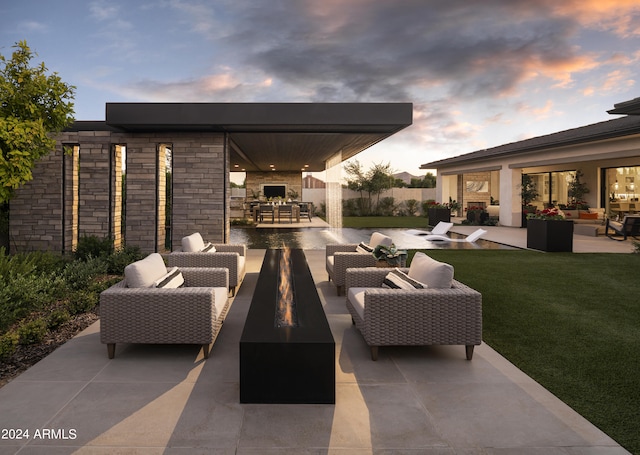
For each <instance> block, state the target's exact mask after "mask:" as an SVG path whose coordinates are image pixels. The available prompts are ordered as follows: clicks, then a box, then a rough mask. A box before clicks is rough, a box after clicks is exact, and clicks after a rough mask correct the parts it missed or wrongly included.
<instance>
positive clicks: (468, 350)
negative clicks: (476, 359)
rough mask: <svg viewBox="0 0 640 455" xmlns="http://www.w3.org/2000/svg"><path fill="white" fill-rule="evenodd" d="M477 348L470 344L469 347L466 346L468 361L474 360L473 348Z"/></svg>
mask: <svg viewBox="0 0 640 455" xmlns="http://www.w3.org/2000/svg"><path fill="white" fill-rule="evenodd" d="M474 347H475V346H474V345H472V344H468V345H467V346H465V348H466V351H467V360H471V359H472V358H473V348H474Z"/></svg>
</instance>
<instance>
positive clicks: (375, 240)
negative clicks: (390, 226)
mask: <svg viewBox="0 0 640 455" xmlns="http://www.w3.org/2000/svg"><path fill="white" fill-rule="evenodd" d="M392 243H393V240H392V239H391V237H389V236H387V235H384V234H381V233H379V232H374V233H373V234H371V239H369V246H371V247H372V248H375V247H377V246H378V245H384V246H391V244H392Z"/></svg>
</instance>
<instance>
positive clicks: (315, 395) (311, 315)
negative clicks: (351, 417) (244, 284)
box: [240, 249, 335, 404]
mask: <svg viewBox="0 0 640 455" xmlns="http://www.w3.org/2000/svg"><path fill="white" fill-rule="evenodd" d="M289 299H290V300H291V301H290V302H288V303H287V304H284V301H285V300H289ZM240 402H241V403H312V404H313V403H322V404H334V403H335V342H334V340H333V335H332V334H331V329H330V328H329V323H328V322H327V318H326V316H325V314H324V310H323V308H322V302H321V301H320V297H319V296H318V292H317V290H316V286H315V283H314V282H313V277H312V276H311V271H310V270H309V265H308V264H307V260H306V257H305V255H304V252H303V251H302V250H300V249H291V250H281V249H270V250H267V252H266V254H265V257H264V261H263V262H262V268H261V270H260V275H259V276H258V282H257V284H256V289H255V292H254V294H253V299H252V300H251V306H250V308H249V313H248V314H247V320H246V322H245V325H244V329H243V331H242V336H241V338H240Z"/></svg>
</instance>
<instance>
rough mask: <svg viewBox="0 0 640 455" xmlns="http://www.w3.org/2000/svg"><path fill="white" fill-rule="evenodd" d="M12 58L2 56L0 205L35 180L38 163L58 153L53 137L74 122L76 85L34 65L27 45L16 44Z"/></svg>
mask: <svg viewBox="0 0 640 455" xmlns="http://www.w3.org/2000/svg"><path fill="white" fill-rule="evenodd" d="M13 48H14V52H13V55H12V57H11V60H7V59H6V58H5V57H4V56H3V55H1V54H0V151H1V152H2V153H1V154H0V203H5V202H8V201H9V199H11V196H12V195H13V192H14V190H15V189H17V188H18V187H20V186H21V185H23V184H24V183H25V182H28V181H29V180H31V179H32V178H33V175H32V169H33V167H34V166H35V164H36V162H37V161H38V160H39V159H41V158H42V157H44V156H46V155H48V154H49V153H50V152H51V151H52V150H54V149H55V145H56V141H55V139H54V138H53V137H52V136H51V133H58V132H60V131H62V130H63V129H64V128H66V127H67V126H69V125H70V124H71V123H72V122H73V120H74V119H73V103H71V102H70V100H72V99H73V96H74V91H75V87H74V86H72V85H68V84H66V83H65V82H63V81H62V80H61V79H60V77H59V76H58V75H57V73H55V72H54V73H53V74H50V75H47V71H48V70H47V68H46V67H45V65H44V63H41V64H39V65H37V66H34V67H31V66H30V63H31V59H32V58H33V57H34V53H33V52H32V51H31V49H29V46H27V43H26V41H20V42H19V43H17V44H16V45H15V46H13Z"/></svg>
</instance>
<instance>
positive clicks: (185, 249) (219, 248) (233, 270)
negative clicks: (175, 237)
mask: <svg viewBox="0 0 640 455" xmlns="http://www.w3.org/2000/svg"><path fill="white" fill-rule="evenodd" d="M206 245H208V246H209V247H213V249H212V250H211V251H213V252H209V251H202V250H203V249H205V247H206ZM246 257H247V247H246V245H241V244H224V243H213V244H211V243H209V244H205V243H204V241H203V240H202V236H201V235H200V233H198V232H195V233H193V234H191V235H189V236H187V237H184V238H183V239H182V249H181V250H176V251H173V252H171V253H169V254H168V255H167V262H168V264H169V267H225V268H227V269H229V289H230V291H231V295H235V294H236V289H237V287H238V286H240V283H242V280H243V279H244V275H245V262H246Z"/></svg>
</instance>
